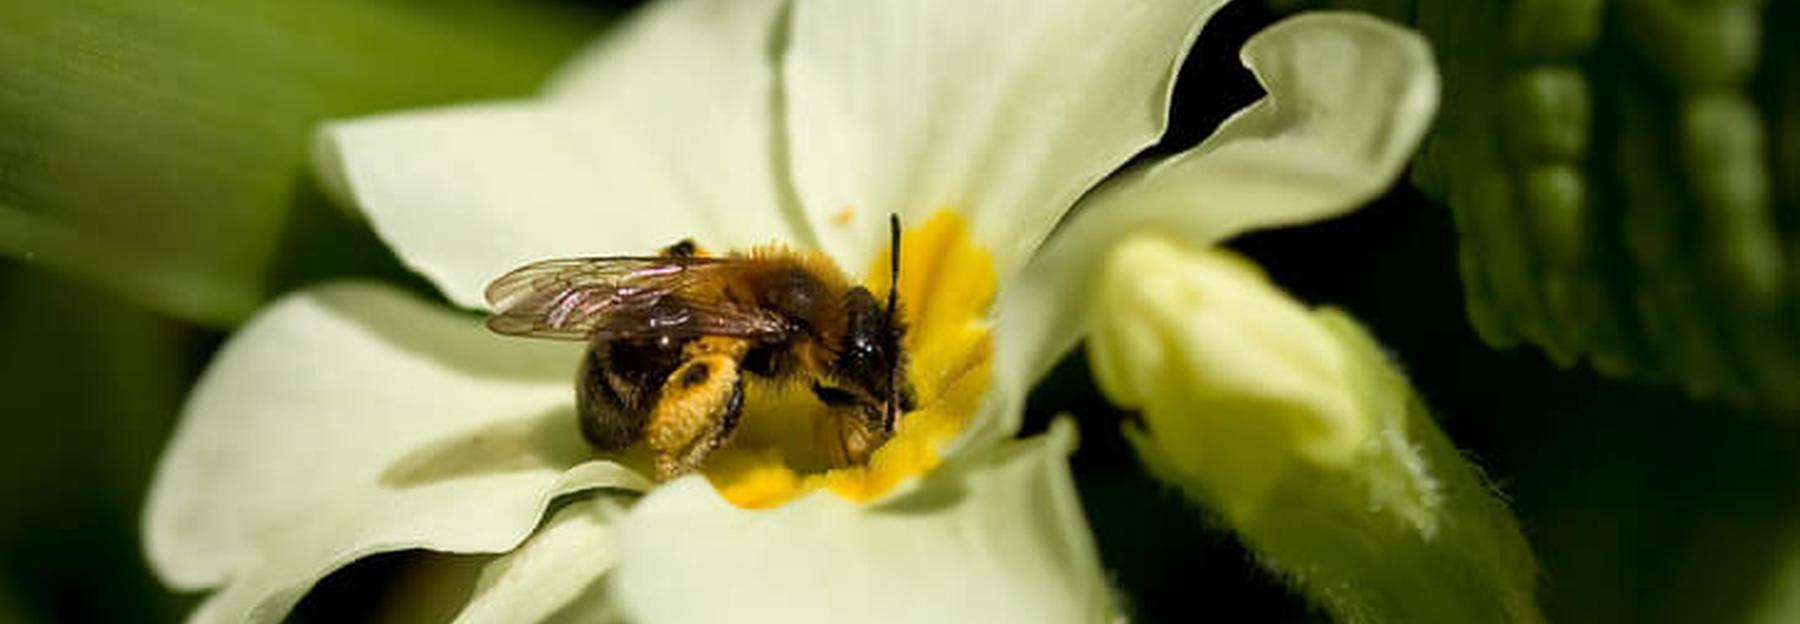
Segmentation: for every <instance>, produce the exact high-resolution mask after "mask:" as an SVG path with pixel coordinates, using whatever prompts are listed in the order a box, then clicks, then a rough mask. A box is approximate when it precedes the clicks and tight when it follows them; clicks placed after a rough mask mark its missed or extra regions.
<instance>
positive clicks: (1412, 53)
mask: <svg viewBox="0 0 1800 624" xmlns="http://www.w3.org/2000/svg"><path fill="white" fill-rule="evenodd" d="M1243 58H1244V63H1245V65H1247V66H1248V67H1249V68H1250V69H1251V71H1252V72H1254V73H1255V74H1256V76H1257V77H1258V79H1259V80H1261V81H1262V83H1263V85H1264V87H1265V88H1266V89H1267V91H1268V94H1269V95H1268V96H1267V97H1265V98H1263V99H1262V100H1259V101H1257V102H1256V103H1255V104H1253V105H1251V106H1250V107H1248V108H1246V109H1244V110H1243V111H1240V112H1239V113H1238V114H1237V115H1235V116H1233V117H1231V118H1230V119H1228V120H1226V122H1225V123H1224V124H1223V125H1222V126H1221V127H1220V128H1219V130H1218V132H1216V133H1215V134H1214V135H1213V136H1211V137H1209V138H1208V139H1207V140H1206V141H1205V142H1203V143H1202V144H1201V145H1199V146H1198V147H1196V148H1194V149H1191V150H1188V151H1186V152H1182V153H1180V154H1176V155H1174V156H1171V157H1169V158H1166V159H1163V160H1161V161H1159V162H1156V163H1152V164H1151V165H1149V166H1148V167H1145V168H1143V169H1140V170H1135V171H1132V172H1129V173H1127V174H1125V175H1124V176H1122V177H1120V178H1119V179H1117V180H1115V181H1111V182H1109V183H1108V184H1107V185H1106V186H1104V187H1102V188H1100V189H1098V190H1097V191H1096V192H1095V193H1094V195H1093V196H1092V197H1091V198H1089V199H1088V200H1087V201H1085V202H1084V204H1083V207H1082V209H1081V210H1080V211H1079V212H1078V213H1077V214H1076V215H1075V216H1073V217H1072V218H1071V219H1070V220H1069V222H1068V223H1067V224H1065V226H1064V227H1063V228H1062V229H1060V230H1058V232H1057V235H1056V236H1055V237H1054V238H1052V239H1051V240H1050V241H1048V242H1047V243H1046V245H1045V247H1044V249H1043V250H1042V252H1041V253H1040V254H1038V256H1036V257H1035V258H1033V261H1032V263H1031V264H1030V265H1029V266H1028V267H1027V268H1026V270H1025V272H1024V274H1023V276H1022V278H1021V279H1020V282H1019V283H1018V284H1017V285H1016V286H1015V287H1014V288H1012V289H1010V290H1008V291H1006V292H1003V293H1002V294H1001V299H1000V301H999V304H998V310H999V311H998V316H999V323H998V324H997V326H996V327H997V329H996V337H995V348H996V354H995V357H996V363H995V368H994V370H995V371H996V373H995V374H996V383H997V384H999V386H1000V387H1001V388H1003V389H1006V388H1012V389H1013V390H1012V391H1013V392H1023V388H1028V387H1029V385H1030V383H1031V382H1032V380H1035V379H1037V378H1038V377H1039V376H1041V375H1042V374H1043V373H1044V372H1045V371H1047V370H1049V367H1050V366H1052V365H1054V364H1055V362H1056V360H1057V359H1058V358H1059V357H1061V356H1062V355H1063V354H1064V353H1066V352H1067V351H1068V350H1069V349H1071V348H1073V347H1074V346H1075V344H1076V343H1077V342H1078V341H1080V340H1081V337H1082V335H1083V334H1084V333H1085V332H1086V325H1087V322H1088V320H1087V319H1088V313H1089V299H1088V298H1089V297H1090V294H1091V293H1092V292H1093V288H1094V282H1095V280H1096V279H1097V277H1098V275H1097V274H1098V271H1099V264H1100V263H1099V261H1098V260H1099V258H1101V257H1103V254H1104V252H1105V251H1106V250H1107V249H1108V248H1109V247H1110V246H1111V245H1112V244H1113V243H1115V242H1116V241H1118V240H1120V239H1121V238H1123V237H1124V236H1126V235H1128V234H1131V233H1133V232H1142V231H1151V232H1157V233H1160V234H1162V235H1164V236H1167V237H1169V238H1171V239H1173V240H1177V241H1181V242H1183V243H1186V244H1190V245H1207V244H1214V243H1217V242H1219V241H1223V240H1225V239H1227V238H1230V237H1232V236H1235V235H1237V234H1239V233H1242V232H1245V231H1249V230H1255V229H1262V228H1270V227H1279V226H1287V225H1294V224H1300V223H1306V222H1310V221H1315V220H1320V219H1326V218H1330V217H1334V216H1337V215H1340V214H1342V213H1344V212H1347V211H1349V210H1351V209H1354V208H1356V207H1358V206H1360V205H1362V204H1363V203H1365V202H1367V201H1368V200H1370V199H1372V198H1373V197H1375V196H1376V195H1378V194H1380V193H1381V192H1382V191H1383V190H1385V189H1387V188H1388V187H1389V186H1390V185H1392V184H1393V183H1394V181H1395V179H1396V178H1397V177H1399V175H1400V172H1401V171H1402V170H1403V169H1404V168H1405V166H1406V162H1407V159H1408V157H1409V156H1410V155H1411V154H1412V152H1413V150H1414V149H1416V148H1417V146H1418V144H1419V141H1420V140H1421V138H1422V137H1423V135H1424V133H1425V131H1426V130H1427V129H1428V128H1429V126H1430V122H1431V119H1432V116H1433V114H1434V113H1435V112H1436V110H1437V101H1438V73H1437V67H1436V65H1435V64H1434V62H1433V60H1432V57H1431V52H1430V49H1429V47H1428V45H1427V43H1426V42H1425V41H1424V39H1423V38H1421V37H1419V36H1418V35H1416V34H1414V33H1412V32H1411V31H1408V30H1406V29H1404V28H1401V27H1399V26H1395V25H1392V24H1389V23H1386V22H1383V21H1380V20H1378V19H1375V18H1372V17H1367V16H1364V15H1361V14H1352V13H1308V14H1304V15H1301V16H1298V17H1294V18H1291V19H1288V20H1284V21H1282V22H1280V23H1278V24H1276V25H1274V26H1271V27H1270V28H1268V29H1267V30H1264V31H1263V32H1261V33H1259V34H1257V35H1256V36H1254V37H1252V38H1251V40H1250V41H1249V43H1247V44H1245V46H1244V50H1243ZM1011 428H1016V423H1001V424H1000V426H998V427H997V428H996V427H992V426H990V427H989V429H990V430H993V431H1002V432H1003V431H1010V430H1011ZM982 435H993V433H991V432H983V433H982Z"/></svg>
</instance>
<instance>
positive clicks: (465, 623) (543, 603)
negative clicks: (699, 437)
mask: <svg viewBox="0 0 1800 624" xmlns="http://www.w3.org/2000/svg"><path fill="white" fill-rule="evenodd" d="M622 513H623V512H622V511H621V510H620V509H619V508H618V506H617V505H616V504H614V502H613V501H611V500H609V499H605V498H595V499H589V500H583V501H577V502H574V503H571V504H569V505H568V506H567V507H564V508H562V509H560V510H558V511H557V512H556V514H555V515H553V516H552V517H551V518H550V520H549V521H548V522H546V523H545V524H544V527H543V528H541V529H538V530H537V532H536V533H533V534H532V535H531V539H529V540H526V541H525V543H524V544H523V545H520V546H519V549H518V550H514V551H512V552H510V553H507V554H505V555H502V556H501V557H500V558H498V559H495V560H494V561H493V562H491V563H489V564H487V566H486V567H484V568H483V569H482V571H481V579H480V580H479V581H477V582H476V585H475V594H474V597H473V598H471V599H470V600H469V604H468V606H465V607H463V610H462V612H461V613H458V614H457V615H456V622H457V624H478V623H480V622H541V621H544V620H545V619H547V618H549V617H550V616H551V615H554V614H555V613H557V612H558V611H559V610H561V609H562V608H563V607H565V606H568V605H570V604H571V603H574V602H576V601H578V600H580V599H581V598H582V597H583V596H584V595H585V594H586V593H587V592H589V591H592V590H593V587H592V586H593V585H595V584H596V583H598V582H599V581H600V580H601V579H602V578H604V577H605V575H606V573H607V571H609V570H611V569H612V566H613V562H614V561H615V560H616V552H615V550H616V548H615V547H614V544H613V537H614V536H613V527H612V525H613V523H614V522H617V520H618V517H619V516H620V515H621V514H622ZM588 615H595V614H588ZM590 621H591V620H590Z"/></svg>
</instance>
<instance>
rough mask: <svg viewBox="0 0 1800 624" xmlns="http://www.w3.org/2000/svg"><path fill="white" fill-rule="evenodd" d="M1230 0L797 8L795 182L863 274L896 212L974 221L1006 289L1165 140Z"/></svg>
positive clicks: (896, 1)
mask: <svg viewBox="0 0 1800 624" xmlns="http://www.w3.org/2000/svg"><path fill="white" fill-rule="evenodd" d="M1223 4H1224V2H1223V0H1149V1H1145V0H1138V1H1132V2H1087V1H1084V0H1007V1H1000V2H967V1H966V0H874V1H863V0H799V1H797V2H795V3H794V15H793V26H792V28H793V31H792V33H791V39H792V46H791V48H790V50H789V52H788V57H787V59H786V61H785V63H784V65H783V78H784V80H785V87H786V90H787V104H788V110H787V117H786V119H787V134H788V137H789V140H790V143H791V146H790V151H791V152H792V155H793V173H794V186H795V188H796V190H797V191H798V193H799V195H800V198H801V200H802V204H803V205H804V207H805V212H806V213H807V216H808V217H809V218H811V220H812V224H813V228H814V230H815V231H817V232H818V233H819V235H820V238H821V239H822V244H823V245H824V247H825V249H826V250H827V251H829V252H831V253H832V254H833V255H835V256H836V257H837V258H838V261H839V263H840V264H842V265H843V266H850V267H860V266H867V265H868V262H869V259H870V258H869V256H870V255H871V254H873V253H874V252H875V250H877V249H879V248H880V247H881V242H882V241H883V240H884V237H885V236H886V235H887V232H886V229H885V228H884V227H883V220H885V219H886V218H887V215H888V214H889V213H897V214H899V215H900V216H901V218H902V219H903V220H906V221H907V222H909V223H910V222H914V221H923V220H924V218H925V217H928V216H929V215H930V214H931V213H933V212H936V211H937V210H939V209H941V208H946V207H947V208H953V209H956V210H960V211H963V212H964V213H965V214H967V215H968V216H969V219H970V221H971V223H972V224H973V227H974V231H975V234H976V237H977V240H980V241H982V242H983V243H984V244H987V245H990V246H992V248H993V252H994V257H995V260H996V261H997V268H998V270H999V274H1000V276H1001V278H1002V280H1003V281H1004V280H1005V278H1006V276H1009V275H1011V274H1012V273H1013V272H1014V271H1016V270H1017V269H1018V268H1019V266H1020V265H1022V264H1023V263H1024V260H1025V258H1026V256H1027V255H1029V253H1030V252H1031V250H1032V249H1034V248H1036V247H1037V245H1038V243H1039V242H1040V241H1042V240H1043V238H1044V236H1045V235H1047V234H1048V233H1049V232H1050V228H1051V227H1052V226H1053V225H1055V223H1056V221H1057V220H1058V219H1059V218H1061V217H1062V215H1063V213H1064V212H1065V211H1067V210H1068V209H1069V207H1070V206H1072V205H1074V203H1075V200H1076V198H1077V197H1080V196H1081V194H1082V193H1083V192H1085V191H1087V189H1089V188H1090V187H1092V186H1093V185H1094V184H1095V183H1096V182H1098V181H1099V180H1100V179H1101V178H1102V177H1104V176H1105V175H1106V174H1107V173H1109V172H1111V171H1112V170H1114V169H1116V168H1118V167H1119V166H1120V165H1122V164H1124V162H1125V161H1126V160H1127V159H1129V158H1130V157H1131V156H1132V155H1133V154H1136V153H1137V152H1138V151H1139V150H1141V149H1143V148H1144V147H1147V146H1149V145H1150V144H1151V143H1153V142H1154V141H1156V139H1157V137H1159V136H1161V135H1162V132H1163V128H1164V126H1165V125H1166V122H1167V109H1168V99H1169V90H1170V88H1171V87H1172V85H1173V83H1174V76H1175V72H1176V70H1178V69H1179V68H1180V67H1181V60H1182V58H1183V57H1184V55H1185V54H1186V53H1187V50H1188V48H1189V46H1190V44H1191V43H1192V42H1193V40H1194V37H1195V35H1197V34H1198V33H1199V31H1200V27H1201V26H1202V25H1203V24H1204V23H1205V21H1206V18H1207V17H1208V16H1209V15H1211V14H1212V12H1213V11H1215V10H1217V9H1218V7H1220V6H1221V5H1223Z"/></svg>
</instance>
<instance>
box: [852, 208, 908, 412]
mask: <svg viewBox="0 0 1800 624" xmlns="http://www.w3.org/2000/svg"><path fill="white" fill-rule="evenodd" d="M889 225H890V226H891V229H892V239H893V240H892V247H891V249H892V252H891V253H892V256H891V257H890V261H891V263H890V265H889V266H890V267H892V268H891V269H890V273H889V280H888V284H889V285H890V286H889V287H888V293H887V301H886V302H885V304H883V303H877V302H876V300H875V295H874V294H872V293H870V292H869V290H868V289H866V288H863V287H861V286H858V287H856V288H853V289H851V291H850V295H849V297H848V300H847V301H846V302H845V305H846V315H845V316H846V318H847V319H848V323H847V327H846V329H845V334H844V346H843V351H842V352H841V353H840V354H839V355H838V361H837V362H836V368H837V370H836V371H834V372H835V373H836V375H837V376H838V377H839V378H840V379H842V381H843V382H845V384H846V385H847V386H850V387H852V388H855V389H856V390H858V391H860V392H861V394H863V397H862V400H861V401H859V403H861V404H862V407H863V408H864V409H865V410H868V411H870V412H872V413H870V414H869V417H870V419H871V420H873V421H875V422H879V423H881V426H882V429H883V433H892V432H893V430H894V426H895V425H896V424H897V423H898V420H899V415H900V414H901V413H902V412H906V411H908V410H911V409H912V408H913V391H912V386H911V384H909V383H908V382H907V381H906V351H905V348H904V347H903V346H902V342H903V340H904V339H905V337H906V324H905V323H904V322H903V321H901V319H900V300H899V295H898V292H899V290H900V289H899V284H900V268H899V267H900V218H899V217H898V216H894V217H891V218H890V220H889Z"/></svg>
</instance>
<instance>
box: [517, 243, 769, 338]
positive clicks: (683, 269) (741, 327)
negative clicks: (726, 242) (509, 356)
mask: <svg viewBox="0 0 1800 624" xmlns="http://www.w3.org/2000/svg"><path fill="white" fill-rule="evenodd" d="M731 262H732V261H731V260H730V259H725V258H704V257H667V256H656V257H634V256H614V257H603V258H568V259H560V260H545V261H542V262H536V263H532V264H528V265H525V266H523V267H520V268H518V269H516V270H514V271H512V272H511V273H507V274H506V275H502V276H500V278H499V279H496V280H494V282H493V283H492V284H489V285H488V288H487V292H486V296H487V300H488V305H490V306H492V307H493V309H494V315H493V316H491V317H488V321H487V325H488V328H489V329H492V330H494V331H496V332H499V333H502V334H510V335H517V336H535V337H540V338H561V339H567V340H585V339H587V338H588V337H590V336H595V335H601V336H607V337H635V336H699V335H725V336H759V335H769V334H774V333H779V332H782V331H785V330H786V326H785V324H783V322H782V319H780V318H779V317H777V316H775V315H773V314H771V313H768V312H764V311H761V310H756V309H754V308H750V307H748V306H739V305H733V304H730V303H729V302H723V301H714V300H709V299H708V298H706V297H704V296H700V295H699V292H697V291H698V290H700V289H696V288H695V286H697V285H698V284H700V283H701V282H702V280H705V279H706V278H707V277H709V275H710V276H713V277H717V274H718V272H720V271H727V270H730V269H731V265H730V263H731Z"/></svg>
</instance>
